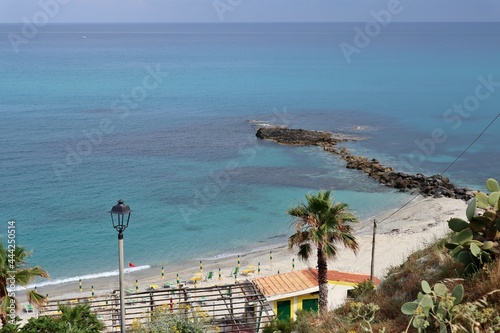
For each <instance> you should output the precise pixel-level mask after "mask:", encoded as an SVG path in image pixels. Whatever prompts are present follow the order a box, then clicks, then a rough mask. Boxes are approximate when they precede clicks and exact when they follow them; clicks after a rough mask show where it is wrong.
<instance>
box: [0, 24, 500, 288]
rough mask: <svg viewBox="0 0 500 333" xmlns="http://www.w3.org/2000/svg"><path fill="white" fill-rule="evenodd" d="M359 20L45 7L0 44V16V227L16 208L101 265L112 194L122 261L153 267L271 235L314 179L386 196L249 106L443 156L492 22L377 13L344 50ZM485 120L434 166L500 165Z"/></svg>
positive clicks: (499, 46) (499, 126)
mask: <svg viewBox="0 0 500 333" xmlns="http://www.w3.org/2000/svg"><path fill="white" fill-rule="evenodd" d="M356 26H358V27H361V28H363V27H364V23H343V24H297V23H293V24H292V23H290V24H149V25H146V24H144V25H141V24H129V25H126V24H123V25H116V24H115V25H104V24H100V25H57V24H53V25H48V26H46V27H44V28H43V29H40V31H39V33H38V34H36V36H34V37H32V38H30V39H29V40H28V42H27V43H25V44H20V45H18V52H14V50H13V48H12V45H11V43H10V42H9V36H12V35H9V33H17V34H18V35H20V36H22V35H21V34H20V32H19V31H20V29H21V28H20V27H19V26H16V25H0V32H1V35H2V37H1V39H0V142H1V145H0V156H1V168H0V184H1V187H2V191H1V197H0V207H1V209H0V221H2V222H1V223H2V224H3V225H4V226H3V227H1V226H0V230H1V231H0V235H2V236H4V235H6V231H7V221H9V220H11V219H12V220H15V221H16V232H17V233H16V235H17V238H16V240H17V243H18V244H19V245H23V246H26V247H27V248H28V249H33V251H34V256H33V258H32V263H33V264H39V265H41V266H43V267H44V268H46V269H47V270H48V271H49V272H50V273H51V275H52V277H53V278H54V279H63V278H70V277H76V276H82V275H85V274H96V273H103V272H109V271H113V270H115V269H116V262H117V258H116V232H115V231H114V230H113V229H112V226H111V220H110V217H109V214H108V213H107V212H108V210H109V209H110V208H111V207H112V206H113V205H114V204H115V203H116V200H118V199H119V198H123V199H124V200H125V202H126V203H127V204H129V205H130V206H131V208H132V209H133V214H132V217H131V224H130V227H129V229H127V230H126V232H125V260H126V262H133V263H134V264H136V265H166V266H167V267H169V266H170V265H175V264H176V263H178V262H182V261H185V260H194V259H196V260H198V259H202V258H213V257H216V256H224V255H231V254H243V253H245V252H248V251H250V250H252V249H255V248H262V247H265V246H269V245H272V244H275V243H283V242H284V241H285V239H286V236H287V235H289V234H290V232H291V231H290V229H289V222H290V219H289V218H288V217H287V215H286V209H287V208H289V207H290V206H291V205H293V204H296V203H298V202H299V201H302V200H303V198H304V195H305V194H306V193H308V192H314V191H317V190H318V189H333V190H334V193H335V198H336V200H339V201H345V202H348V203H349V204H350V205H351V207H352V208H353V209H354V210H355V212H356V213H357V214H358V215H359V216H360V217H361V218H368V217H370V216H373V215H375V214H376V213H378V212H380V211H383V210H386V209H389V208H395V207H397V206H399V205H401V204H402V203H404V202H406V201H407V200H409V199H410V197H409V196H408V195H407V194H402V193H398V192H394V191H392V190H389V189H386V188H384V187H383V186H381V185H379V184H377V183H375V182H374V181H372V180H370V179H368V178H367V177H366V176H364V175H363V174H360V173H358V172H357V171H353V170H347V169H345V167H344V163H343V162H342V161H340V160H338V159H337V158H336V157H334V156H331V155H329V154H326V153H324V152H322V151H321V150H320V149H318V148H314V147H283V146H279V145H276V144H273V143H269V142H262V141H259V140H258V139H257V138H256V137H255V131H256V126H257V125H256V124H255V121H257V122H262V123H272V124H282V125H287V126H289V127H292V128H307V129H317V130H330V131H340V132H344V133H350V134H359V135H363V136H366V137H367V138H368V139H367V140H365V141H361V142H356V143H349V144H347V146H348V147H349V148H350V149H351V150H352V152H354V153H357V154H360V155H364V156H367V157H370V158H378V159H379V160H380V161H382V163H385V164H388V165H392V166H394V167H396V168H397V169H400V170H407V171H412V172H424V173H426V174H429V175H430V174H436V173H441V172H443V171H444V170H445V169H446V168H447V166H449V164H450V163H451V162H453V161H454V160H455V158H456V157H457V156H459V154H460V153H461V152H462V151H463V150H464V149H465V148H466V147H467V146H468V145H469V144H470V143H472V142H473V140H474V139H475V138H476V137H477V136H478V135H479V134H480V133H481V131H483V130H484V129H485V128H486V126H487V125H488V124H489V123H490V122H491V121H492V120H493V119H494V118H495V117H496V116H497V115H498V113H499V112H500V111H499V110H500V60H499V59H500V25H499V24H493V23H492V24H470V23H469V24H437V23H436V24H398V23H392V24H390V25H389V26H388V27H386V28H384V29H383V30H382V31H381V33H380V34H379V35H377V36H375V37H373V38H371V40H370V44H369V45H367V46H366V47H363V48H359V53H354V54H352V56H351V62H350V63H348V62H347V61H346V58H345V57H344V54H343V53H342V51H341V48H340V47H339V45H340V44H341V43H342V42H345V43H349V44H351V45H355V44H354V30H353V28H354V27H356ZM155 71H156V74H151V73H152V72H155ZM481 78H482V79H481ZM484 80H486V81H488V80H490V81H493V83H492V84H490V85H487V86H485V85H484V83H482V82H484ZM478 86H481V87H480V88H477V87H478ZM477 89H479V93H480V96H481V99H479V98H477V97H474V96H476V94H477V91H478V90H477ZM476 102H477V103H476ZM464 103H465V104H467V103H469V104H467V105H466V107H462V109H460V106H458V108H454V105H455V104H457V105H460V104H464ZM355 126H366V127H367V128H368V130H365V131H361V132H360V131H355V130H353V127H355ZM499 132H500V120H497V121H496V122H494V123H493V124H492V125H491V127H490V128H489V129H488V130H487V131H486V132H485V133H484V134H483V135H482V136H481V137H480V138H479V139H478V140H477V142H476V143H475V144H474V145H473V146H472V147H471V148H470V149H469V150H468V151H467V152H466V153H465V154H464V155H463V156H462V157H461V158H460V159H459V160H458V161H457V162H456V163H455V164H454V165H453V166H452V167H450V168H449V170H447V172H446V173H445V175H447V176H448V177H450V178H451V179H452V181H453V182H454V183H456V184H457V185H459V186H467V187H472V188H479V187H482V186H483V184H484V181H485V180H486V179H487V178H488V177H496V178H497V179H499V178H500V174H499V165H500V145H499V144H498V141H499V137H500V136H499ZM433 133H434V134H433Z"/></svg>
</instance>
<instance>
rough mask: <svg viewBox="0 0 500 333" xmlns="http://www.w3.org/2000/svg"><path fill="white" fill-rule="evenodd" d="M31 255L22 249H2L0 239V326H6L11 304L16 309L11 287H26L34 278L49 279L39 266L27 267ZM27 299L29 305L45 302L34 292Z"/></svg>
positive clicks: (42, 297)
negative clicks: (0, 324)
mask: <svg viewBox="0 0 500 333" xmlns="http://www.w3.org/2000/svg"><path fill="white" fill-rule="evenodd" d="M31 254H32V251H26V248H24V247H20V246H15V247H9V246H7V247H3V244H2V240H1V239H0V321H1V323H2V326H5V325H6V324H7V319H8V318H9V316H8V315H9V313H10V309H11V308H12V307H11V304H15V307H16V309H17V307H18V303H17V300H16V297H15V294H16V293H15V292H14V291H13V290H12V288H11V286H16V287H18V286H27V285H28V284H30V283H31V282H33V281H34V279H35V278H36V277H43V278H49V274H48V273H47V272H46V271H45V270H44V269H43V268H41V267H40V266H35V267H29V266H28V263H27V261H26V260H27V258H28V257H29V256H30V255H31ZM27 297H28V301H29V302H30V303H31V304H34V305H37V306H38V305H41V304H42V303H43V302H44V300H45V297H44V296H42V295H40V294H38V293H36V292H35V291H34V290H30V291H28V292H27Z"/></svg>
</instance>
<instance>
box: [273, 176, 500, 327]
mask: <svg viewBox="0 0 500 333" xmlns="http://www.w3.org/2000/svg"><path fill="white" fill-rule="evenodd" d="M487 188H488V190H489V191H490V193H489V194H485V193H482V192H479V193H477V194H476V196H475V199H473V200H472V201H471V203H470V204H469V205H468V208H467V212H466V215H467V221H464V220H460V221H459V219H456V218H452V219H450V220H449V222H448V225H449V227H450V229H451V231H452V233H451V234H450V235H449V236H448V237H446V238H444V239H439V240H433V241H432V240H429V245H428V246H427V247H426V248H425V249H423V250H419V251H417V252H415V253H413V254H411V255H410V256H409V257H408V258H407V260H406V262H404V263H403V264H401V265H400V266H397V267H393V268H392V269H390V270H389V272H388V275H387V277H386V278H385V279H384V281H383V283H382V284H381V285H380V286H379V287H378V289H376V290H374V289H373V287H372V286H370V284H369V283H368V282H367V283H362V284H360V285H358V287H357V288H356V289H354V290H353V291H352V292H351V293H350V296H351V298H350V299H349V300H348V301H347V302H346V303H345V304H344V305H343V306H341V307H340V308H338V309H336V310H334V311H330V312H327V313H323V314H321V315H319V316H313V317H306V318H305V319H304V317H303V318H302V319H301V323H300V324H301V328H300V329H298V328H297V322H290V323H284V324H283V323H281V324H279V325H281V326H279V325H278V323H273V325H274V326H270V327H269V328H268V329H269V330H268V331H266V332H275V331H278V330H279V331H280V332H281V333H288V332H308V333H330V332H336V333H356V332H378V333H401V332H419V333H423V332H427V333H430V332H439V333H444V332H453V333H469V332H471V333H476V332H477V333H479V332H481V333H483V332H485V333H486V332H487V333H494V332H500V255H499V251H498V250H500V244H499V243H500V222H499V221H500V210H499V206H500V198H499V197H500V194H497V193H499V186H498V183H497V182H496V181H495V180H493V179H489V180H488V181H487ZM464 230H466V231H464ZM471 235H472V237H471ZM451 244H452V245H451ZM457 248H459V249H457ZM456 249H457V250H456ZM478 249H479V250H478ZM459 253H463V254H460V255H459ZM465 258H468V259H470V260H465Z"/></svg>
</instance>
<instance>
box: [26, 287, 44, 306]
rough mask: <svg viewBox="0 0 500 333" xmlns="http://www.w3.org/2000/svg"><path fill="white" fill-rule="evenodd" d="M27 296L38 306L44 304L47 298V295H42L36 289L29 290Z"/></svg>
mask: <svg viewBox="0 0 500 333" xmlns="http://www.w3.org/2000/svg"><path fill="white" fill-rule="evenodd" d="M26 297H27V298H28V302H30V304H34V305H36V306H41V305H43V304H44V303H45V300H46V299H45V296H43V295H40V294H39V293H37V292H36V291H34V290H30V291H28V293H27V294H26Z"/></svg>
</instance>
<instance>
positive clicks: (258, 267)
mask: <svg viewBox="0 0 500 333" xmlns="http://www.w3.org/2000/svg"><path fill="white" fill-rule="evenodd" d="M257 274H259V276H260V262H259V264H258V265H257Z"/></svg>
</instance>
